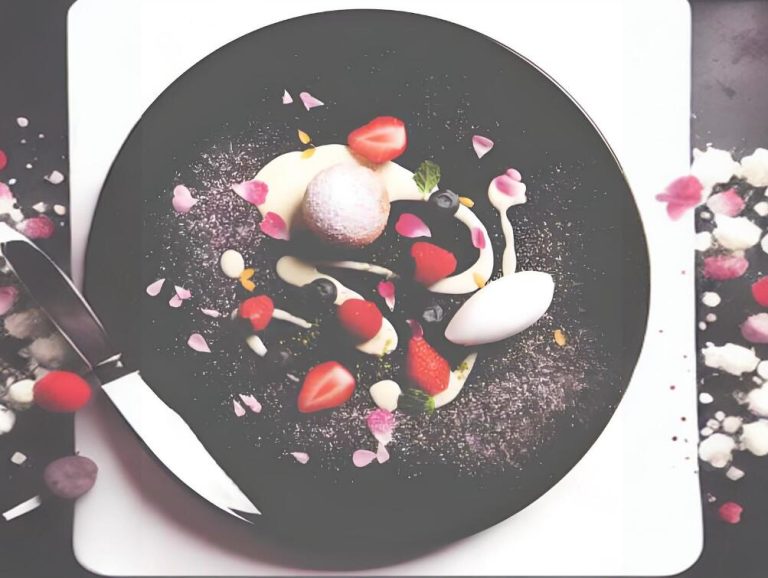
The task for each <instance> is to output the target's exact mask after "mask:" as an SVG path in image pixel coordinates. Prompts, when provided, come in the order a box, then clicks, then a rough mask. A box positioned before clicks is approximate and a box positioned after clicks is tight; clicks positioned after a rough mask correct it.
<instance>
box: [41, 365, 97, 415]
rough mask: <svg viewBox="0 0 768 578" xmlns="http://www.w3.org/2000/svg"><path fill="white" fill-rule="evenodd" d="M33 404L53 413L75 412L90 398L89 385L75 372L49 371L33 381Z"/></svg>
mask: <svg viewBox="0 0 768 578" xmlns="http://www.w3.org/2000/svg"><path fill="white" fill-rule="evenodd" d="M33 394H34V400H35V404H37V405H38V406H40V407H41V408H43V409H45V410H47V411H51V412H55V413H72V412H75V411H77V410H79V409H81V408H82V407H84V406H85V404H87V403H88V401H89V400H90V399H91V386H90V385H88V382H87V381H85V380H84V379H83V378H82V377H80V376H79V375H78V374H76V373H72V372H70V371H51V372H49V373H46V374H45V375H44V376H43V377H41V378H40V379H38V380H37V381H36V382H35V386H34V393H33Z"/></svg>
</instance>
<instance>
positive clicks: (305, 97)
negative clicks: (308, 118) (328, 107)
mask: <svg viewBox="0 0 768 578" xmlns="http://www.w3.org/2000/svg"><path fill="white" fill-rule="evenodd" d="M299 98H300V99H301V102H303V103H304V108H306V109H307V110H312V109H313V108H315V107H317V106H323V105H324V104H325V103H324V102H321V101H319V100H317V99H316V98H315V97H314V96H312V95H311V94H309V93H308V92H300V93H299Z"/></svg>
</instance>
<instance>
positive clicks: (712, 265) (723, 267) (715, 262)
mask: <svg viewBox="0 0 768 578" xmlns="http://www.w3.org/2000/svg"><path fill="white" fill-rule="evenodd" d="M748 267H749V261H747V260H746V259H745V258H744V257H743V256H741V255H717V256H714V257H707V258H705V259H704V271H703V273H704V276H705V277H707V278H708V279H716V280H718V281H724V280H726V279H736V278H737V277H741V276H742V275H743V274H744V273H745V272H746V270H747V268H748Z"/></svg>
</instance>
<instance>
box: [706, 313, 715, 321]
mask: <svg viewBox="0 0 768 578" xmlns="http://www.w3.org/2000/svg"><path fill="white" fill-rule="evenodd" d="M704 319H705V320H706V321H707V323H714V322H715V321H717V315H715V314H714V313H707V316H706V317H705V318H704Z"/></svg>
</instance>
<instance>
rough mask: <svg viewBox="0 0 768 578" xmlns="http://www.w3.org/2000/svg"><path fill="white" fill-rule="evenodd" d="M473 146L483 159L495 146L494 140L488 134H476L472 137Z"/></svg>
mask: <svg viewBox="0 0 768 578" xmlns="http://www.w3.org/2000/svg"><path fill="white" fill-rule="evenodd" d="M472 148H473V149H475V154H476V155H477V158H479V159H481V158H483V157H484V156H485V155H487V154H488V153H489V152H491V149H492V148H493V141H492V140H491V139H489V138H488V137H486V136H480V135H479V134H476V135H474V136H473V137H472Z"/></svg>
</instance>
